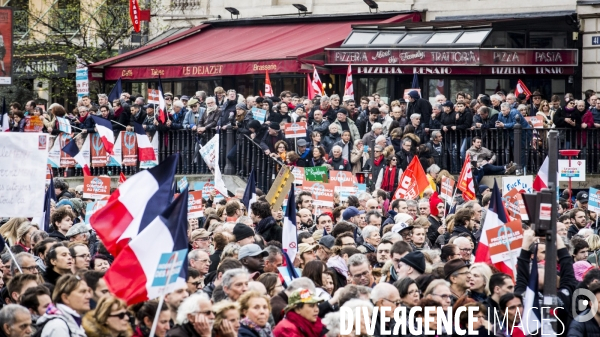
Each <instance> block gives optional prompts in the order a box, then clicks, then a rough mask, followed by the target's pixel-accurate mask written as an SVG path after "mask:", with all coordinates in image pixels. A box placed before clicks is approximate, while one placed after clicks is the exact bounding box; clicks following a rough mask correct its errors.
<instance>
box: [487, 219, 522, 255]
mask: <svg viewBox="0 0 600 337" xmlns="http://www.w3.org/2000/svg"><path fill="white" fill-rule="evenodd" d="M486 234H487V237H488V240H489V250H490V258H491V260H492V263H498V262H503V261H512V260H514V261H515V263H516V258H517V257H518V254H519V253H520V252H521V246H522V244H523V227H522V226H521V221H520V220H513V221H510V222H508V223H507V224H505V225H500V226H498V227H494V228H491V229H488V230H487V231H486Z"/></svg>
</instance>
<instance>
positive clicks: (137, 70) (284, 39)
mask: <svg viewBox="0 0 600 337" xmlns="http://www.w3.org/2000/svg"><path fill="white" fill-rule="evenodd" d="M409 19H410V20H414V21H417V20H419V19H420V14H418V13H411V14H402V15H397V16H394V17H392V18H390V19H387V20H385V22H390V20H391V21H392V22H400V21H404V20H409ZM380 22H382V21H381V20H356V21H345V22H314V23H292V24H270V25H267V24H262V25H254V26H235V27H211V26H208V27H206V25H204V27H200V26H199V27H195V28H192V29H191V30H190V31H189V32H183V33H181V34H177V35H176V36H174V37H173V38H170V40H175V41H174V42H172V43H170V41H159V42H157V43H156V44H153V45H149V46H146V47H144V49H141V50H137V51H132V52H129V53H126V54H123V55H119V56H116V57H113V58H111V59H107V60H104V61H101V62H98V63H95V64H93V65H91V67H92V68H100V67H105V74H104V78H105V80H109V81H110V80H117V79H118V78H122V79H124V80H137V79H153V78H158V76H159V75H160V76H161V77H162V78H182V77H207V76H230V75H246V74H264V73H265V71H267V70H268V71H269V72H271V73H281V72H299V71H302V65H303V64H304V65H305V66H304V70H305V71H310V70H312V64H315V65H323V64H324V58H323V60H319V59H309V57H311V56H314V55H315V54H318V53H323V52H324V48H327V47H336V46H339V45H340V44H341V42H342V41H344V39H346V37H347V36H348V34H350V32H351V30H352V28H351V26H352V25H354V24H370V23H380ZM190 33H191V35H190ZM184 36H187V37H185V38H182V37H184ZM136 55H137V56H136Z"/></svg>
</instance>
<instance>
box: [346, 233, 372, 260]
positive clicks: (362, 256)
mask: <svg viewBox="0 0 600 337" xmlns="http://www.w3.org/2000/svg"><path fill="white" fill-rule="evenodd" d="M364 233H365V231H364V229H363V234H364ZM365 263H366V264H367V265H368V264H369V260H367V257H366V256H365V255H364V254H354V255H352V256H350V258H349V259H348V270H350V267H356V266H361V265H363V264H365Z"/></svg>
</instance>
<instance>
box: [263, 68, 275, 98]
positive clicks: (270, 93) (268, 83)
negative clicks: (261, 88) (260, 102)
mask: <svg viewBox="0 0 600 337" xmlns="http://www.w3.org/2000/svg"><path fill="white" fill-rule="evenodd" d="M265 97H273V87H272V86H271V79H270V78H269V71H268V70H267V73H266V77H265Z"/></svg>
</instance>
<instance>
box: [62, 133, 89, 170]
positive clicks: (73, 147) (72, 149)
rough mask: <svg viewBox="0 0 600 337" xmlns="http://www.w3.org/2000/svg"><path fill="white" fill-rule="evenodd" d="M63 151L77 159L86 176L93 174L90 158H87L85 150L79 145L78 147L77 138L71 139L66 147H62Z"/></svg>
mask: <svg viewBox="0 0 600 337" xmlns="http://www.w3.org/2000/svg"><path fill="white" fill-rule="evenodd" d="M61 151H63V152H64V153H66V154H68V155H69V156H71V157H73V159H75V161H76V162H77V164H79V165H80V166H81V169H82V170H83V175H84V176H91V175H92V172H91V171H90V161H89V158H85V156H84V155H83V150H80V149H79V147H77V142H76V141H75V140H72V141H70V142H69V143H68V144H67V145H65V147H63V148H62V149H61Z"/></svg>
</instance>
